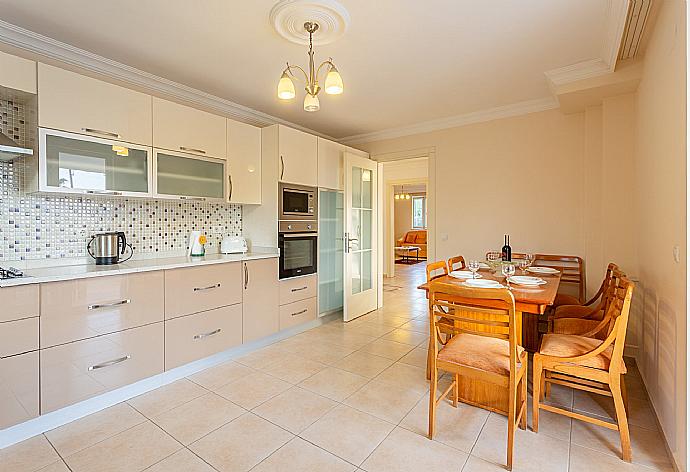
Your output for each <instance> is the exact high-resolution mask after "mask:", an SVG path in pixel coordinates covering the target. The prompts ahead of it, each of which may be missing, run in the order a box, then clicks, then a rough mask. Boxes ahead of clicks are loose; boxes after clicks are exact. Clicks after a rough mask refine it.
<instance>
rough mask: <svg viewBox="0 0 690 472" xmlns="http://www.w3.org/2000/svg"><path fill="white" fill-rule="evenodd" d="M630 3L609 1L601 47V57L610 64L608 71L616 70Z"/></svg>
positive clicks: (621, 0)
mask: <svg viewBox="0 0 690 472" xmlns="http://www.w3.org/2000/svg"><path fill="white" fill-rule="evenodd" d="M630 3H631V2H629V1H628V0H608V2H607V11H606V25H605V36H604V42H603V44H602V47H601V58H602V60H603V61H604V62H605V63H606V64H608V66H609V70H608V72H614V71H615V70H616V64H617V62H618V53H619V51H620V47H621V41H622V40H623V33H624V31H625V24H626V23H627V19H628V9H629V8H630Z"/></svg>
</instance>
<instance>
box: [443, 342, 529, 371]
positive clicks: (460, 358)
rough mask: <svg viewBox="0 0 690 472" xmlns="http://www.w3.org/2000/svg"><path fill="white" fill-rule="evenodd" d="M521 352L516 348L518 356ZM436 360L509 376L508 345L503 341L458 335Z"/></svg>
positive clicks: (521, 350)
mask: <svg viewBox="0 0 690 472" xmlns="http://www.w3.org/2000/svg"><path fill="white" fill-rule="evenodd" d="M523 352H524V349H523V348H522V347H519V346H518V355H519V356H522V353H523ZM438 360H440V361H444V362H450V363H452V364H457V365H461V366H465V367H473V368H475V369H480V370H483V371H486V372H491V373H494V374H499V375H504V376H506V377H508V376H510V344H509V343H508V341H506V340H505V339H498V338H490V337H488V336H479V335H477V334H468V333H460V334H458V335H456V336H454V337H453V339H451V340H450V341H448V344H446V345H445V347H443V349H441V350H440V351H439V353H438Z"/></svg>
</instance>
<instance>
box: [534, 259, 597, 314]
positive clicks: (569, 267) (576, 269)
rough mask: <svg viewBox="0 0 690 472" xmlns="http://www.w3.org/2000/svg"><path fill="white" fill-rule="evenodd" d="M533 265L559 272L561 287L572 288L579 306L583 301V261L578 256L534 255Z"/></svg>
mask: <svg viewBox="0 0 690 472" xmlns="http://www.w3.org/2000/svg"><path fill="white" fill-rule="evenodd" d="M534 265H535V266H539V267H551V268H553V269H557V270H559V271H561V286H563V284H565V286H566V287H567V286H570V287H574V288H575V290H576V291H577V298H578V301H579V302H580V304H582V303H584V301H585V289H586V283H585V261H584V260H583V259H582V258H581V257H580V256H562V255H558V254H535V255H534Z"/></svg>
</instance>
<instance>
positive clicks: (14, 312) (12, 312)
mask: <svg viewBox="0 0 690 472" xmlns="http://www.w3.org/2000/svg"><path fill="white" fill-rule="evenodd" d="M3 265H4V264H3ZM38 287H39V286H38V284H27V285H18V286H16V287H3V288H2V289H0V306H1V307H2V310H0V323H2V322H4V321H12V320H20V319H22V318H30V317H32V316H38V314H39V304H38V290H39V288H38Z"/></svg>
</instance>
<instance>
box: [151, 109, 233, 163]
mask: <svg viewBox="0 0 690 472" xmlns="http://www.w3.org/2000/svg"><path fill="white" fill-rule="evenodd" d="M225 121H226V119H225V117H222V116H218V115H214V114H212V113H208V112H205V111H201V110H197V109H196V108H191V107H187V106H184V105H180V104H178V103H174V102H170V101H168V100H163V99H161V98H157V97H153V146H154V147H157V148H161V149H168V150H171V151H182V152H188V153H190V154H196V155H198V156H208V157H218V158H221V159H225V157H226V149H225V146H226V139H225Z"/></svg>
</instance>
